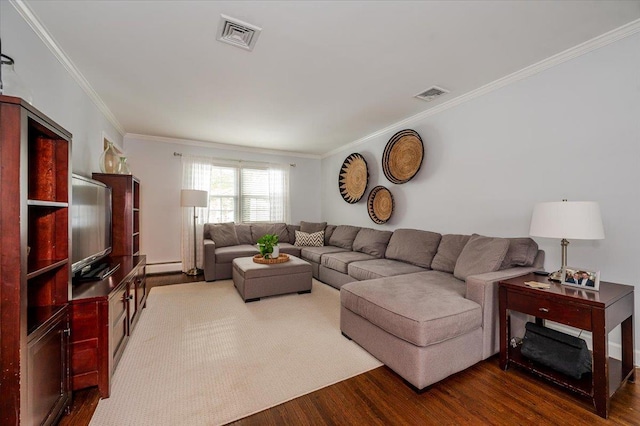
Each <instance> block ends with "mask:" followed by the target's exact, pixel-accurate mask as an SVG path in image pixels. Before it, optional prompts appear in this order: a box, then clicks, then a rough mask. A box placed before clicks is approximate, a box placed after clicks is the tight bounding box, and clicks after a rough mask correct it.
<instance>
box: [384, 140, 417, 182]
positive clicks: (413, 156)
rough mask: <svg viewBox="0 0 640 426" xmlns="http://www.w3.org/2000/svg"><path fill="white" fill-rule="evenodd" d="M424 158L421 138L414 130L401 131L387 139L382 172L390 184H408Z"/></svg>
mask: <svg viewBox="0 0 640 426" xmlns="http://www.w3.org/2000/svg"><path fill="white" fill-rule="evenodd" d="M423 158H424V145H423V143H422V138H420V135H419V134H418V133H417V132H416V131H415V130H410V129H406V130H401V131H399V132H398V133H396V134H395V135H393V136H392V137H391V139H389V142H387V146H385V148H384V153H383V154H382V171H384V175H385V176H386V177H387V179H389V181H390V182H391V183H405V182H409V181H410V180H411V179H412V178H413V177H414V176H415V175H416V173H418V170H420V166H422V160H423Z"/></svg>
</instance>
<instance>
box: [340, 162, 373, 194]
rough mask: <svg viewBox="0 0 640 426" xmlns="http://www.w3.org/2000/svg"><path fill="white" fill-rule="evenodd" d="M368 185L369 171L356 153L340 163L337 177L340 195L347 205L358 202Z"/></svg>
mask: <svg viewBox="0 0 640 426" xmlns="http://www.w3.org/2000/svg"><path fill="white" fill-rule="evenodd" d="M368 183H369V169H368V167H367V162H366V161H365V159H364V157H363V156H362V155H360V154H358V153H353V154H351V155H349V156H348V157H347V158H346V159H345V160H344V163H342V167H341V168H340V174H339V175H338V188H339V189H340V195H342V198H343V199H344V200H345V201H346V202H347V203H349V204H354V203H357V202H358V201H360V199H361V198H362V196H363V195H364V193H365V191H366V190H367V184H368Z"/></svg>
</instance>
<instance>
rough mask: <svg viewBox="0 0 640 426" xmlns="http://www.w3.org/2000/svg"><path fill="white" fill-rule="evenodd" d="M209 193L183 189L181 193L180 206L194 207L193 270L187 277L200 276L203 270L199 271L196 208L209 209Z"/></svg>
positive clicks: (189, 271)
mask: <svg viewBox="0 0 640 426" xmlns="http://www.w3.org/2000/svg"><path fill="white" fill-rule="evenodd" d="M208 199H209V193H208V192H207V191H200V190H197V189H183V190H182V191H181V192H180V205H181V206H182V207H193V268H191V269H189V270H188V271H187V272H186V273H187V275H192V276H195V275H200V274H202V272H203V271H202V269H198V254H197V253H198V252H197V251H196V240H197V237H196V219H197V218H198V216H197V215H196V207H207V201H208Z"/></svg>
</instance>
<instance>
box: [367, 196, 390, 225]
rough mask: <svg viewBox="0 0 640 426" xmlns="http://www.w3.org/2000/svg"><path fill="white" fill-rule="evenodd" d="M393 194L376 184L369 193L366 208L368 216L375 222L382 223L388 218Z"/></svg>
mask: <svg viewBox="0 0 640 426" xmlns="http://www.w3.org/2000/svg"><path fill="white" fill-rule="evenodd" d="M393 207H394V204H393V195H391V191H389V190H388V189H387V188H385V187H384V186H376V187H375V188H373V189H372V190H371V192H370V193H369V198H368V200H367V210H368V211H369V217H370V218H371V220H372V221H374V222H375V223H377V224H379V225H380V224H383V223H385V222H387V221H388V220H389V218H390V217H391V214H392V213H393Z"/></svg>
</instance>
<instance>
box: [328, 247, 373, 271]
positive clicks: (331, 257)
mask: <svg viewBox="0 0 640 426" xmlns="http://www.w3.org/2000/svg"><path fill="white" fill-rule="evenodd" d="M371 259H375V257H374V256H371V255H370V254H366V253H360V252H359V251H341V252H336V253H327V254H323V255H322V266H324V267H326V268H329V269H333V270H334V271H338V272H341V273H343V274H347V272H348V269H347V267H348V266H349V264H350V263H351V262H357V261H359V260H371Z"/></svg>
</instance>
